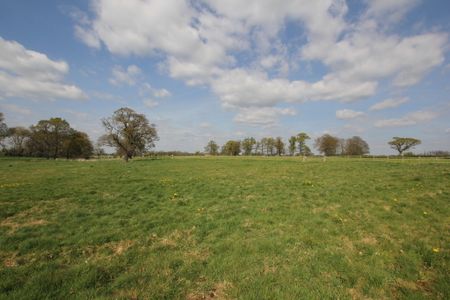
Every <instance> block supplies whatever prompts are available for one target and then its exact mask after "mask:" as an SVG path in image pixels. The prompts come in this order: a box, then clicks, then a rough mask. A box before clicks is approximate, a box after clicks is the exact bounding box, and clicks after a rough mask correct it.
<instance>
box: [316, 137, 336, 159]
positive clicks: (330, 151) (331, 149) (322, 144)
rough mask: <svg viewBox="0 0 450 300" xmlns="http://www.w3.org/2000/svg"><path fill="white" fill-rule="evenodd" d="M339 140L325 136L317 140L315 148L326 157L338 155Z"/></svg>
mask: <svg viewBox="0 0 450 300" xmlns="http://www.w3.org/2000/svg"><path fill="white" fill-rule="evenodd" d="M338 145H339V139H338V138H337V137H334V136H332V135H329V134H324V135H322V136H321V137H318V138H317V139H316V140H315V143H314V147H316V149H317V150H319V152H320V153H323V154H324V155H326V156H331V155H336V151H337V147H338Z"/></svg>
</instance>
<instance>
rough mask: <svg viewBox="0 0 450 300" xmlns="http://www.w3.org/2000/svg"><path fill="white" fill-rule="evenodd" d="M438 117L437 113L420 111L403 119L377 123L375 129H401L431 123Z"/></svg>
mask: <svg viewBox="0 0 450 300" xmlns="http://www.w3.org/2000/svg"><path fill="white" fill-rule="evenodd" d="M437 116H438V114H437V113H436V112H433V111H423V110H420V111H416V112H412V113H409V114H407V115H406V116H404V117H402V118H397V119H385V120H379V121H377V122H375V127H399V126H410V125H416V124H418V123H422V122H427V121H430V120H432V119H434V118H436V117H437Z"/></svg>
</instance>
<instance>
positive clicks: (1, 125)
mask: <svg viewBox="0 0 450 300" xmlns="http://www.w3.org/2000/svg"><path fill="white" fill-rule="evenodd" d="M4 120H5V117H4V116H3V113H2V112H0V146H3V143H2V142H3V140H4V139H5V138H6V137H7V135H8V126H6V123H5V122H4Z"/></svg>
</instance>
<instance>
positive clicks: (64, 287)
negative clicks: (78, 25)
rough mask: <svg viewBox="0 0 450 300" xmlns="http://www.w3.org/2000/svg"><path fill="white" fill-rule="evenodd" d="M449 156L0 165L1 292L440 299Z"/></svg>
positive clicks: (22, 295)
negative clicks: (387, 158) (323, 160)
mask: <svg viewBox="0 0 450 300" xmlns="http://www.w3.org/2000/svg"><path fill="white" fill-rule="evenodd" d="M449 203H450V161H445V160H438V161H435V160H428V159H421V160H417V159H416V160H405V161H400V160H392V159H391V160H381V159H379V160H372V159H345V158H341V159H339V158H336V159H328V160H327V161H326V162H322V161H321V160H320V159H310V160H308V161H306V162H303V163H302V162H301V160H300V159H299V158H242V157H235V158H233V157H231V158H207V157H204V158H202V157H200V158H175V159H161V160H134V161H132V162H130V163H128V164H125V163H124V162H122V161H119V160H109V161H108V160H104V161H87V162H81V161H64V160H61V161H46V160H34V159H0V299H55V298H56V299H61V298H67V299H88V298H100V299H101V298H104V299H110V298H116V299H136V298H138V299H186V298H187V299H210V298H211V299H228V298H230V299H234V298H238V299H337V298H340V299H352V298H353V299H362V298H373V299H380V298H400V299H424V298H433V299H449V298H450V284H449V283H450V278H449V267H448V263H449V253H450V252H449V250H450V238H449V228H450V214H449V210H450V209H449Z"/></svg>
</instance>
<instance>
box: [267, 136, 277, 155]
mask: <svg viewBox="0 0 450 300" xmlns="http://www.w3.org/2000/svg"><path fill="white" fill-rule="evenodd" d="M266 154H267V155H274V154H275V139H274V138H273V137H268V138H266Z"/></svg>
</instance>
